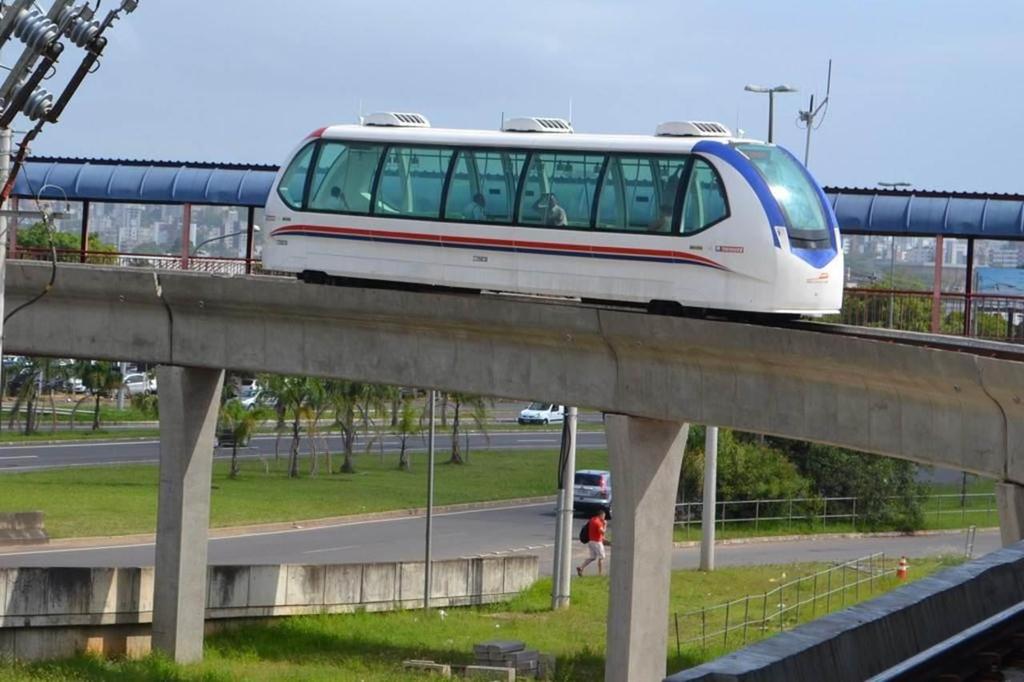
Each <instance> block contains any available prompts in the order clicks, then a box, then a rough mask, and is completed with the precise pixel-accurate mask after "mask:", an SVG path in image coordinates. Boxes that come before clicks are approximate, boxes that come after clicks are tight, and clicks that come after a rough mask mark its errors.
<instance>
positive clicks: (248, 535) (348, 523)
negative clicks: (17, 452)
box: [0, 501, 554, 557]
mask: <svg viewBox="0 0 1024 682" xmlns="http://www.w3.org/2000/svg"><path fill="white" fill-rule="evenodd" d="M553 503H554V501H552V502H534V503H532V504H510V505H507V506H504V507H488V508H487V509H466V510H463V511H453V512H443V513H441V514H434V518H435V519H436V518H440V517H442V516H462V515H464V514H479V513H481V512H492V511H510V510H513V509H530V508H532V507H550V506H551V505H552V504H553ZM422 518H423V516H422V515H419V516H412V515H409V516H399V517H397V518H393V519H373V520H370V521H342V522H340V523H332V524H329V525H326V526H311V527H309V528H289V529H288V530H269V531H263V532H260V533H243V534H241V535H228V536H225V537H220V538H210V539H209V542H223V541H225V540H241V539H245V538H256V537H263V536H265V535H290V534H292V533H304V532H307V531H312V530H325V529H330V528H341V527H344V526H364V525H365V526H368V525H371V524H377V523H393V522H395V521H419V520H421V519H422ZM152 546H153V543H152V542H145V543H141V544H134V545H107V546H101V547H69V548H67V549H44V550H37V551H34V552H0V557H5V556H30V555H34V554H58V553H61V552H91V551H93V550H102V549H125V548H129V547H152Z"/></svg>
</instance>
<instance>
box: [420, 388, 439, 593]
mask: <svg viewBox="0 0 1024 682" xmlns="http://www.w3.org/2000/svg"><path fill="white" fill-rule="evenodd" d="M436 395H437V391H435V390H434V389H430V394H429V397H428V398H427V400H428V401H430V402H428V403H427V421H428V422H429V424H428V426H427V537H426V542H425V547H424V557H423V608H424V609H429V608H430V590H431V583H432V581H433V578H434V576H433V573H434V571H433V568H432V566H431V563H430V552H431V549H432V547H431V544H432V541H433V538H432V531H433V522H434V402H435V396H436Z"/></svg>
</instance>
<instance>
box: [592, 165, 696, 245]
mask: <svg viewBox="0 0 1024 682" xmlns="http://www.w3.org/2000/svg"><path fill="white" fill-rule="evenodd" d="M688 158H689V157H685V156H665V157H656V156H616V157H612V158H610V159H609V160H608V168H607V170H606V171H605V175H604V181H603V182H602V183H601V194H600V196H599V197H598V204H597V228H598V229H603V230H628V231H631V232H655V233H657V232H663V233H665V234H669V233H670V232H672V214H673V211H674V208H675V203H676V194H677V192H678V191H679V179H680V178H681V177H683V175H684V173H685V171H686V164H687V162H688Z"/></svg>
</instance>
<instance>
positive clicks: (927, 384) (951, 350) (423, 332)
mask: <svg viewBox="0 0 1024 682" xmlns="http://www.w3.org/2000/svg"><path fill="white" fill-rule="evenodd" d="M50 275H51V267H50V265H48V264H45V263H38V262H26V261H11V262H10V263H9V264H8V270H7V282H6V285H7V304H8V307H9V309H11V310H13V309H14V308H15V307H16V306H18V305H21V304H23V303H25V302H27V301H29V300H31V299H32V298H33V297H35V296H37V295H38V294H39V292H40V291H41V290H42V289H43V288H44V287H45V286H46V285H47V283H48V282H49V280H50ZM5 350H7V352H9V353H17V354H24V355H40V356H54V357H76V358H84V359H94V358H106V359H111V360H134V361H139V362H147V363H151V364H170V365H182V366H191V367H200V368H210V369H229V370H234V371H239V372H252V373H255V372H270V373H278V374H291V375H306V376H324V377H334V378H340V379H349V380H353V381H365V382H375V383H384V384H394V385H406V386H420V387H430V388H437V389H440V390H447V391H458V392H466V393H474V394H479V395H492V396H496V397H504V398H512V399H531V400H532V399H547V400H551V401H552V402H559V403H562V404H569V405H574V404H575V405H579V406H582V407H589V408H593V409H598V410H601V411H604V412H608V413H618V414H626V415H632V416H636V417H645V418H650V419H659V420H668V421H684V422H694V423H702V424H715V425H718V426H723V427H728V428H735V429H738V430H742V431H750V432H756V433H764V434H768V435H776V436H782V437H788V438H794V439H800V440H809V441H816V442H821V443H826V444H831V445H837V446H841V447H848V448H852V449H857V450H862V451H867V452H875V453H878V454H884V455H889V456H893V457H899V458H903V459H909V460H912V461H917V462H921V463H924V464H931V465H936V466H945V467H950V468H956V469H960V470H964V471H969V472H973V473H977V474H979V475H983V476H987V477H991V478H996V479H999V480H1006V481H1020V482H1021V483H1024V362H1022V360H1024V352H1022V349H1021V348H1020V347H1018V346H1013V345H1010V344H1000V343H995V342H988V341H978V340H974V339H959V338H955V337H943V336H935V335H929V334H916V333H911V332H896V331H891V330H881V329H867V328H858V327H849V326H843V325H834V324H827V323H820V322H811V321H800V320H766V319H751V320H744V319H736V318H735V316H728V319H715V317H714V316H708V317H707V318H695V317H687V316H682V317H678V316H672V315H652V314H645V313H644V311H643V309H638V308H637V307H634V306H621V305H599V304H597V303H594V302H580V301H569V300H564V299H563V300H555V299H544V298H536V297H521V296H514V297H513V296H503V295H494V296H480V295H465V294H458V293H452V294H445V295H442V294H439V293H437V292H429V291H406V290H400V289H388V288H384V289H378V288H372V289H371V288H368V287H366V286H354V287H350V288H341V287H332V286H313V285H309V284H304V283H303V282H299V281H296V280H295V279H293V278H284V277H267V276H239V277H224V276H212V275H204V274H200V273H190V272H177V271H153V270H142V269H133V268H114V267H106V266H97V265H78V264H63V263H62V264H59V265H58V273H57V277H56V280H55V284H54V286H53V287H52V289H51V290H50V291H49V293H48V294H47V295H46V296H45V297H43V298H41V299H39V300H38V301H37V302H35V303H33V304H32V305H30V306H28V307H26V308H24V309H23V310H22V311H21V312H19V313H18V314H17V315H15V316H14V317H13V318H11V319H10V320H9V322H8V325H7V328H6V329H5Z"/></svg>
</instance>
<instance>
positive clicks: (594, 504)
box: [573, 469, 612, 518]
mask: <svg viewBox="0 0 1024 682" xmlns="http://www.w3.org/2000/svg"><path fill="white" fill-rule="evenodd" d="M573 495H574V496H575V501H574V502H573V506H574V508H575V509H576V511H579V512H584V513H589V514H593V513H595V512H597V511H598V510H599V509H603V510H604V511H605V514H607V515H608V518H611V515H612V474H611V472H610V471H604V470H602V469H580V470H579V471H577V472H576V476H575V478H574V479H573Z"/></svg>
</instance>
